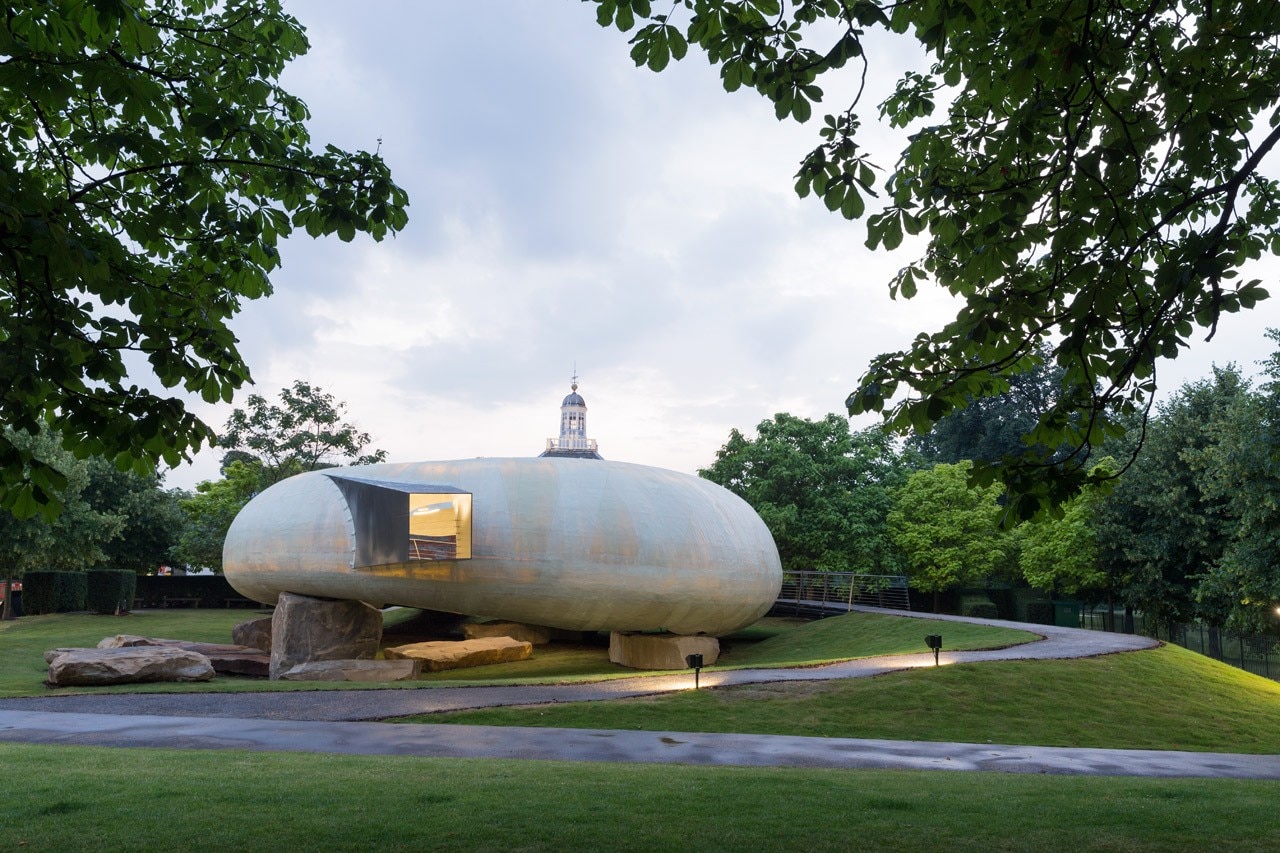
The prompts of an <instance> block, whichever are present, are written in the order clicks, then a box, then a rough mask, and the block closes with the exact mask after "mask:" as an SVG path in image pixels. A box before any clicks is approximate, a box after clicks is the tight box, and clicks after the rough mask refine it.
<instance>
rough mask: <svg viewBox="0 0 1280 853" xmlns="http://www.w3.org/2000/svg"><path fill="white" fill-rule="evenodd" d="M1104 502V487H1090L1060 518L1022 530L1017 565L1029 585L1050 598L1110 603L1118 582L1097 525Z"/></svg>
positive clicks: (1041, 522)
mask: <svg viewBox="0 0 1280 853" xmlns="http://www.w3.org/2000/svg"><path fill="white" fill-rule="evenodd" d="M1108 461H1109V460H1108ZM1105 499H1106V495H1105V493H1104V492H1103V490H1102V488H1101V487H1099V486H1091V487H1087V488H1085V489H1084V490H1083V491H1082V492H1080V494H1078V495H1076V496H1075V497H1073V498H1072V499H1071V500H1069V501H1067V502H1066V503H1065V504H1063V506H1062V517H1061V518H1042V519H1038V520H1037V521H1035V522H1031V523H1027V524H1024V525H1023V526H1022V528H1021V531H1020V538H1019V543H1018V544H1019V547H1018V563H1019V565H1020V566H1021V568H1022V577H1023V578H1024V579H1025V580H1026V582H1027V583H1029V584H1030V585H1031V586H1033V587H1037V588H1039V589H1043V590H1045V591H1046V592H1049V593H1050V594H1061V595H1071V596H1075V595H1081V594H1084V595H1090V594H1093V595H1097V594H1099V593H1105V595H1106V597H1107V600H1108V602H1110V601H1111V599H1112V595H1113V593H1114V581H1113V578H1112V577H1111V575H1109V574H1108V573H1107V572H1106V570H1105V569H1104V568H1103V567H1102V564H1101V562H1100V560H1099V553H1098V530H1097V523H1096V517H1097V513H1098V507H1099V506H1100V505H1101V503H1102V501H1104V500H1105Z"/></svg>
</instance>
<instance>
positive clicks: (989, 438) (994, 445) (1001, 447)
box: [908, 350, 1071, 465]
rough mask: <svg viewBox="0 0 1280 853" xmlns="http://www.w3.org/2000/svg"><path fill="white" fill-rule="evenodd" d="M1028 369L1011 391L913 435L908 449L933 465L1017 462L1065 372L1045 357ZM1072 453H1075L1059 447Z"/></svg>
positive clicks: (1015, 376) (1013, 380) (1014, 377)
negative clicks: (1003, 460)
mask: <svg viewBox="0 0 1280 853" xmlns="http://www.w3.org/2000/svg"><path fill="white" fill-rule="evenodd" d="M1040 356H1041V357H1040V358H1039V359H1037V360H1035V361H1034V362H1029V363H1028V364H1027V369H1026V371H1025V372H1021V373H1011V374H1009V375H1008V376H1006V377H1005V379H1006V380H1007V381H1008V383H1009V388H1008V390H1007V391H1004V392H1002V393H1000V394H995V395H993V396H990V397H979V398H976V399H971V400H968V401H967V403H966V405H964V406H963V407H961V408H957V409H954V410H952V411H951V413H950V414H948V415H945V416H944V417H943V418H942V419H941V420H939V421H938V422H937V423H935V424H934V425H933V428H932V429H931V430H930V431H929V432H927V433H925V434H924V435H914V436H912V437H911V438H910V439H908V444H909V445H910V446H912V447H915V448H917V449H919V451H920V452H921V454H922V455H923V456H924V457H925V458H926V459H928V460H929V461H931V462H947V463H952V464H954V463H956V462H961V461H963V460H966V459H967V460H969V461H970V462H976V463H982V464H987V465H991V464H994V463H998V462H1000V461H1001V460H1002V459H1004V458H1005V457H1018V456H1020V455H1021V454H1023V453H1024V452H1025V451H1026V449H1027V445H1026V443H1025V442H1024V441H1023V437H1024V436H1026V435H1027V433H1028V432H1030V431H1031V430H1032V429H1034V428H1035V424H1036V421H1037V419H1039V417H1040V415H1042V414H1044V413H1045V412H1047V411H1049V409H1051V408H1052V407H1053V406H1054V403H1055V401H1056V399H1057V394H1058V388H1059V385H1058V383H1059V381H1060V380H1061V378H1062V370H1061V368H1059V367H1057V365H1055V364H1053V362H1052V361H1051V360H1050V359H1049V357H1048V356H1049V353H1048V352H1047V351H1045V350H1042V351H1041V352H1040ZM1059 452H1060V453H1062V454H1067V453H1070V452H1071V448H1069V447H1064V448H1060V449H1059Z"/></svg>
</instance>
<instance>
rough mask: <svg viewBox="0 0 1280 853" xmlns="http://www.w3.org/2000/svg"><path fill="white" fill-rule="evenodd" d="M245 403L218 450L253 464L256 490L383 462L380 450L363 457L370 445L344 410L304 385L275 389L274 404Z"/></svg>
mask: <svg viewBox="0 0 1280 853" xmlns="http://www.w3.org/2000/svg"><path fill="white" fill-rule="evenodd" d="M245 402H246V407H245V408H243V409H236V410H234V411H233V412H232V413H231V417H230V418H228V419H227V426H226V429H225V430H224V431H223V433H222V435H221V436H220V437H219V439H218V444H219V445H220V446H221V447H224V448H226V449H227V450H228V451H229V453H228V456H231V455H232V454H236V455H235V456H234V457H232V458H234V459H240V460H242V461H244V462H246V464H254V463H256V464H257V466H258V467H259V470H260V471H261V476H262V479H261V484H260V486H261V488H266V487H267V486H269V485H271V484H272V483H276V482H278V481H280V480H283V479H284V478H285V477H291V476H293V475H294V474H298V473H301V472H303V471H314V470H316V469H318V468H330V467H333V466H334V465H371V464H373V463H375V462H382V461H383V460H385V459H386V458H387V452H386V451H385V450H376V449H375V450H371V451H369V452H367V453H366V452H365V447H366V446H367V445H368V444H369V442H370V441H371V440H372V439H371V438H370V437H369V433H367V432H361V431H360V430H359V429H358V428H356V426H355V425H353V424H351V423H348V422H347V421H344V420H343V417H344V416H345V415H346V410H347V404H346V403H343V402H341V401H340V400H336V399H335V398H334V396H333V395H332V394H328V393H325V392H324V391H323V390H321V389H320V388H318V387H316V386H314V385H312V384H310V383H309V382H303V381H301V380H295V381H294V383H293V385H291V386H290V387H288V388H282V389H280V401H279V403H273V402H269V401H268V400H267V399H266V398H265V397H262V396H260V395H258V394H251V395H250V396H249V399H248V400H246V401H245ZM245 454H247V456H246V455H245Z"/></svg>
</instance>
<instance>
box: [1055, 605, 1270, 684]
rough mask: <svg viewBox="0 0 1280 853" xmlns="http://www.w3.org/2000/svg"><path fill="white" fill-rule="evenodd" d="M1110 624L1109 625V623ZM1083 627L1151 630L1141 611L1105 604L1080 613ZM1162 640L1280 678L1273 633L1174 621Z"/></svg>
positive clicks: (1105, 629) (1259, 673) (1127, 630)
mask: <svg viewBox="0 0 1280 853" xmlns="http://www.w3.org/2000/svg"><path fill="white" fill-rule="evenodd" d="M1109 625H1110V626H1111V627H1108V626H1109ZM1080 627H1082V628H1090V629H1092V630H1095V631H1107V630H1111V631H1115V632H1116V633H1130V634H1132V633H1141V634H1150V635H1151V636H1156V634H1155V633H1152V632H1149V631H1148V630H1147V626H1146V624H1145V622H1144V620H1143V618H1142V614H1141V613H1134V614H1132V615H1131V616H1130V617H1129V618H1128V619H1127V620H1126V619H1125V617H1124V614H1123V613H1122V612H1120V611H1115V612H1113V613H1111V614H1110V619H1108V613H1107V609H1106V608H1105V607H1086V608H1085V609H1084V610H1083V611H1081V614H1080ZM1158 633H1159V634H1160V635H1161V636H1160V639H1162V640H1167V641H1169V642H1171V643H1174V644H1176V645H1179V646H1182V647H1183V648H1184V649H1190V650H1191V651H1193V652H1197V653H1199V654H1202V655H1204V656H1205V657H1211V658H1213V659H1214V660H1216V661H1221V662H1222V663H1225V664H1230V665H1231V666H1234V667H1236V668H1238V669H1243V670H1245V671H1246V672H1252V673H1253V674H1254V675H1261V676H1262V677H1263V678H1270V679H1273V680H1277V681H1280V641H1277V637H1276V636H1275V635H1273V634H1237V633H1236V632H1234V631H1228V630H1226V629H1224V628H1214V627H1212V626H1209V625H1201V624H1199V623H1191V624H1181V623H1175V624H1174V625H1173V626H1172V627H1171V628H1170V630H1169V631H1168V634H1167V636H1166V635H1165V632H1163V631H1161V632H1158Z"/></svg>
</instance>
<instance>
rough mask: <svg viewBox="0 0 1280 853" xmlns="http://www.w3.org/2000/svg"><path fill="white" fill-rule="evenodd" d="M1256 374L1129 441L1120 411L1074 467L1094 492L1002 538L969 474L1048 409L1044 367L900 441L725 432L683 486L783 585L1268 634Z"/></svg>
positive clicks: (1278, 421) (1001, 515)
mask: <svg viewBox="0 0 1280 853" xmlns="http://www.w3.org/2000/svg"><path fill="white" fill-rule="evenodd" d="M1269 334H1270V337H1271V338H1272V339H1273V340H1275V341H1276V343H1277V344H1278V345H1280V331H1276V330H1272V331H1271V332H1270V333H1269ZM1262 368H1263V370H1262V375H1261V377H1260V379H1259V382H1258V383H1257V385H1256V387H1255V386H1254V384H1252V383H1250V382H1249V381H1248V380H1247V379H1246V378H1245V377H1244V376H1243V375H1242V374H1241V372H1240V370H1239V369H1238V368H1237V367H1235V366H1234V365H1229V366H1227V367H1222V368H1215V369H1214V371H1213V374H1212V375H1211V376H1209V377H1205V378H1203V379H1200V380H1198V381H1195V382H1190V383H1187V384H1185V385H1183V386H1182V387H1181V388H1179V389H1178V390H1177V391H1176V392H1175V393H1173V394H1172V395H1170V396H1169V397H1168V398H1166V399H1165V400H1164V401H1163V402H1161V403H1159V404H1157V405H1156V406H1154V408H1153V409H1152V411H1151V413H1150V416H1149V417H1148V418H1147V419H1146V423H1145V426H1144V425H1143V422H1142V417H1141V415H1140V414H1138V413H1135V414H1134V415H1132V423H1131V424H1130V425H1129V426H1130V428H1129V429H1128V430H1127V432H1126V434H1125V436H1124V437H1122V438H1118V439H1112V440H1111V441H1109V442H1108V443H1106V444H1104V445H1103V446H1102V447H1100V448H1099V449H1098V450H1097V451H1095V453H1094V456H1093V457H1092V458H1091V459H1090V460H1089V464H1090V466H1091V467H1092V469H1093V470H1094V471H1095V473H1096V474H1097V477H1096V479H1097V480H1098V481H1099V485H1093V486H1090V487H1088V488H1085V489H1084V490H1083V491H1082V492H1080V493H1079V494H1078V495H1077V496H1075V497H1073V498H1072V499H1071V500H1069V501H1067V502H1066V503H1064V504H1062V505H1061V506H1059V507H1058V508H1057V510H1056V512H1055V513H1052V514H1045V516H1044V517H1043V518H1040V519H1038V520H1036V521H1034V522H1026V523H1021V524H1018V525H1016V526H1007V524H1008V520H1009V516H1010V515H1011V514H1010V513H1008V512H1007V509H1008V506H1007V501H1006V499H1005V492H1004V490H1003V489H1002V488H1000V486H999V485H998V484H995V483H992V482H990V481H984V480H983V478H980V477H974V476H973V473H974V465H975V464H993V463H999V462H1000V461H1001V460H1002V459H1005V458H1010V457H1012V456H1016V455H1020V454H1022V453H1023V452H1024V450H1025V445H1024V444H1023V439H1022V436H1023V435H1025V434H1026V431H1027V430H1026V426H1027V424H1029V423H1034V422H1035V421H1036V420H1037V419H1038V418H1039V417H1040V416H1041V414H1042V413H1043V411H1045V410H1046V409H1049V408H1052V407H1053V406H1055V405H1056V400H1055V394H1056V393H1057V389H1058V387H1059V385H1058V379H1057V377H1056V375H1055V373H1056V371H1057V370H1058V369H1059V368H1056V367H1055V366H1053V363H1052V362H1051V361H1050V360H1047V359H1046V360H1042V361H1038V362H1035V363H1032V364H1031V365H1029V366H1028V368H1027V369H1026V370H1024V371H1023V372H1022V373H1020V374H1018V375H1017V376H1015V377H1013V380H1012V381H1011V382H1010V389H1009V390H1008V391H1007V392H1006V393H1004V394H1002V395H1000V396H998V397H984V398H980V399H976V400H974V401H973V402H972V404H971V405H969V406H967V407H965V408H963V409H961V410H959V411H957V412H955V413H953V414H951V415H949V416H948V417H946V418H944V419H942V420H941V421H940V422H939V423H938V424H937V425H936V426H935V427H934V428H933V429H932V430H931V431H930V432H928V433H926V434H924V435H918V436H913V437H912V438H910V439H907V440H906V441H894V440H891V439H889V438H888V437H886V436H885V434H884V432H883V431H882V430H881V429H880V428H879V427H872V428H869V429H865V430H861V431H857V432H853V431H851V430H850V429H849V425H848V421H847V419H845V418H844V417H842V416H839V415H834V414H833V415H828V416H827V417H825V418H823V419H821V420H817V421H809V420H806V419H803V418H797V417H794V416H792V415H789V414H785V413H783V414H778V415H776V416H775V417H774V418H771V419H767V420H765V421H762V422H761V423H760V424H759V425H758V426H757V428H756V434H755V436H754V437H747V436H745V435H744V434H743V433H741V432H739V431H738V430H736V429H735V430H733V431H732V432H731V433H730V435H729V440H728V441H727V442H726V443H725V445H724V446H723V447H722V448H721V449H720V450H719V452H718V453H717V454H716V458H715V460H714V461H713V462H712V464H711V465H710V466H708V467H707V468H705V469H703V470H701V471H700V472H699V473H700V474H701V475H702V476H703V477H706V478H707V479H709V480H711V481H713V482H716V483H718V484H720V485H722V486H724V487H725V488H727V489H729V490H731V491H733V492H735V493H736V494H738V495H739V496H741V497H742V498H743V499H744V500H746V501H747V502H748V503H750V504H751V505H752V506H753V507H754V508H755V509H756V510H757V511H758V512H759V513H760V515H761V517H762V518H763V519H764V521H765V523H766V524H767V525H768V526H769V528H770V530H771V531H772V532H773V535H774V539H775V542H776V543H777V545H778V551H779V554H780V555H781V557H782V562H783V567H784V569H786V570H820V571H840V570H843V571H857V572H865V573H869V574H884V573H901V574H906V575H908V576H909V578H910V583H911V586H912V588H914V589H916V590H919V591H921V592H925V593H933V594H934V601H935V605H936V604H937V603H938V602H939V598H938V596H939V594H940V593H942V592H945V591H947V590H949V589H954V588H958V587H981V586H984V585H988V584H993V583H994V584H1014V585H1025V586H1027V587H1031V588H1034V589H1038V590H1042V591H1043V592H1045V593H1047V594H1048V595H1050V596H1053V597H1058V598H1064V597H1065V598H1075V599H1080V600H1083V601H1085V602H1086V603H1097V604H1103V603H1105V604H1109V605H1112V606H1115V607H1121V606H1122V607H1127V608H1131V609H1134V610H1138V611H1141V613H1142V614H1143V616H1144V617H1145V622H1146V625H1147V626H1148V630H1152V631H1155V632H1160V633H1165V632H1167V631H1168V630H1169V629H1170V626H1172V625H1173V624H1175V623H1180V622H1191V621H1201V622H1204V623H1205V624H1208V625H1210V626H1219V627H1228V628H1231V629H1234V630H1239V631H1242V632H1251V631H1259V630H1267V629H1274V627H1275V625H1276V613H1275V608H1276V606H1277V604H1280V564H1278V562H1280V561H1278V555H1280V541H1278V540H1280V446H1278V443H1280V351H1278V352H1277V353H1276V354H1274V355H1272V356H1271V358H1270V359H1268V360H1267V362H1265V363H1264V364H1263V365H1262ZM1042 450H1043V455H1045V456H1046V457H1048V458H1052V456H1053V455H1054V453H1056V452H1062V453H1068V452H1071V447H1070V446H1069V445H1067V446H1064V447H1063V448H1061V449H1055V448H1045V449H1042ZM1130 459H1132V460H1133V461H1132V463H1131V464H1129V465H1127V467H1123V469H1122V466H1121V465H1120V464H1119V463H1117V462H1116V461H1115V460H1126V461H1127V460H1130Z"/></svg>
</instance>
